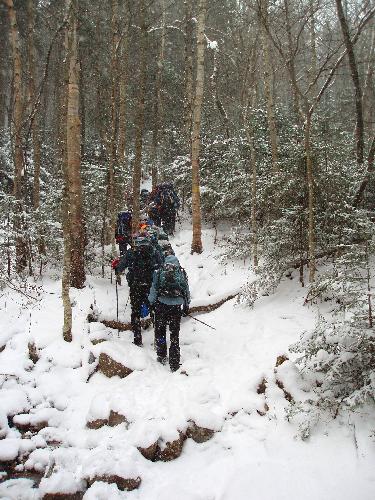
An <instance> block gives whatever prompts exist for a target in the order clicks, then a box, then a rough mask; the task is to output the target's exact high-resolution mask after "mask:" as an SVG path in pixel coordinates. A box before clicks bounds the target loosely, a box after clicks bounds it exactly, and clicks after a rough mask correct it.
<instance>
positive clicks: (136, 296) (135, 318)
mask: <svg viewBox="0 0 375 500" xmlns="http://www.w3.org/2000/svg"><path fill="white" fill-rule="evenodd" d="M149 291H150V285H132V286H131V287H130V304H131V308H132V313H131V325H132V330H133V333H134V344H135V345H138V346H141V345H142V332H141V305H142V304H147V305H149V302H148V294H149Z"/></svg>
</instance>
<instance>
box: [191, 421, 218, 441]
mask: <svg viewBox="0 0 375 500" xmlns="http://www.w3.org/2000/svg"><path fill="white" fill-rule="evenodd" d="M214 434H215V431H214V430H212V429H207V428H206V427H200V426H199V425H197V424H196V423H195V422H191V423H190V426H189V428H188V430H187V434H186V435H187V437H190V438H191V439H193V440H194V441H195V442H196V443H205V442H206V441H208V440H209V439H211V438H212V437H213V435H214Z"/></svg>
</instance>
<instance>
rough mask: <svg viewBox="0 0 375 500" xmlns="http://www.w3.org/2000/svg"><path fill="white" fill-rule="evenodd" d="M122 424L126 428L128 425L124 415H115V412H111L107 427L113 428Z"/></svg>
mask: <svg viewBox="0 0 375 500" xmlns="http://www.w3.org/2000/svg"><path fill="white" fill-rule="evenodd" d="M124 422H125V424H126V426H128V425H129V422H128V421H127V419H126V417H125V416H124V415H121V413H117V411H113V410H111V412H110V414H109V418H108V425H109V426H110V427H115V426H116V425H120V424H123V423H124Z"/></svg>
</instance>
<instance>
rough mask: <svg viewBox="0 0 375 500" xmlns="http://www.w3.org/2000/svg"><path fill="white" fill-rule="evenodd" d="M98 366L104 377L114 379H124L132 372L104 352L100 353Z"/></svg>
mask: <svg viewBox="0 0 375 500" xmlns="http://www.w3.org/2000/svg"><path fill="white" fill-rule="evenodd" d="M98 366H99V371H100V372H102V373H103V375H105V376H106V377H115V376H116V375H117V376H118V377H121V378H124V377H127V376H128V375H130V374H131V373H132V372H133V370H131V369H130V368H127V367H126V366H124V365H122V364H121V363H119V362H118V361H115V360H114V359H112V358H111V357H110V356H108V354H106V353H105V352H102V353H100V356H99V365H98Z"/></svg>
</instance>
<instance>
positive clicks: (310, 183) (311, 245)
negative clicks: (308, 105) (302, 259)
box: [304, 113, 316, 283]
mask: <svg viewBox="0 0 375 500" xmlns="http://www.w3.org/2000/svg"><path fill="white" fill-rule="evenodd" d="M304 146H305V155H306V174H307V190H308V254H309V281H310V283H312V282H313V281H314V280H315V271H316V268H315V246H316V236H315V197H314V176H313V160H312V155H311V115H310V114H309V113H307V116H306V121H305V130H304Z"/></svg>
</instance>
